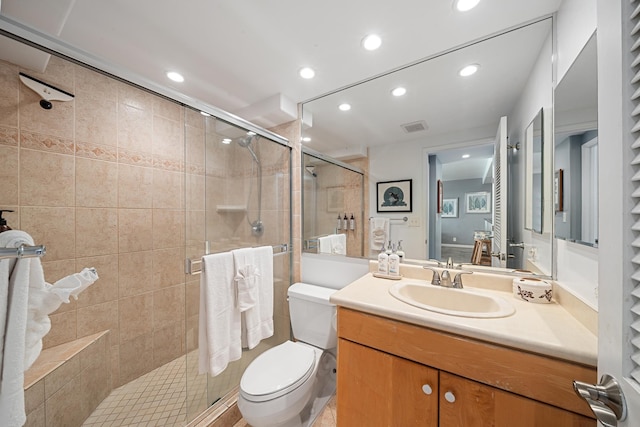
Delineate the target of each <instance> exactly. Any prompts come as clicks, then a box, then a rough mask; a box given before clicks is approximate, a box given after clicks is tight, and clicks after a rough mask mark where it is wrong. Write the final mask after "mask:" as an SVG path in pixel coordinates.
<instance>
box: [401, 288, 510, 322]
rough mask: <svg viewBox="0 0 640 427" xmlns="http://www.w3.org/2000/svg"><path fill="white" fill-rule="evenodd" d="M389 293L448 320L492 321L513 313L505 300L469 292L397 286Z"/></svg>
mask: <svg viewBox="0 0 640 427" xmlns="http://www.w3.org/2000/svg"><path fill="white" fill-rule="evenodd" d="M389 293H390V294H391V295H392V296H393V297H395V298H397V299H399V300H400V301H402V302H405V303H407V304H411V305H413V306H415V307H419V308H422V309H424V310H429V311H434V312H437V313H442V314H448V315H450V316H461V317H480V318H495V317H506V316H510V315H512V314H513V313H515V311H516V310H515V308H513V305H511V304H510V303H509V302H508V301H507V300H506V299H504V298H501V297H496V296H493V295H486V294H482V293H479V292H476V291H473V290H468V289H451V288H443V287H440V286H434V285H422V284H417V283H396V284H394V285H393V286H391V288H390V289H389Z"/></svg>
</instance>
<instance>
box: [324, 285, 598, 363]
mask: <svg viewBox="0 0 640 427" xmlns="http://www.w3.org/2000/svg"><path fill="white" fill-rule="evenodd" d="M398 282H399V281H397V280H388V279H379V278H375V277H373V275H372V274H371V273H368V274H366V275H365V276H363V277H361V278H360V279H358V280H356V281H355V282H353V283H351V284H349V285H348V286H346V287H345V288H343V289H341V290H339V291H337V292H335V293H334V294H333V295H332V296H331V302H332V303H334V304H336V305H338V306H342V307H347V308H352V309H355V310H359V311H362V312H365V313H370V314H375V315H379V316H383V317H387V318H390V319H396V320H400V321H403V322H407V323H411V324H414V325H420V326H426V327H429V328H432V329H437V330H440V331H443V332H450V333H453V334H458V335H463V336H466V337H470V338H476V339H479V340H483V341H488V342H492V343H495V344H500V345H504V346H508V347H513V348H517V349H521V350H526V351H530V352H534V353H539V354H543V355H547V356H552V357H557V358H560V359H564V360H569V361H573V362H578V363H582V364H586V365H591V366H596V365H597V357H598V342H597V336H596V335H594V334H593V333H592V332H591V331H589V330H588V329H587V328H586V327H585V326H583V325H582V324H581V323H580V322H578V321H577V320H576V319H575V318H574V317H573V316H571V315H570V314H569V312H567V311H566V310H565V309H564V308H563V307H562V306H561V305H559V304H557V303H555V302H554V303H552V304H533V303H528V302H525V301H522V300H519V299H516V298H514V297H513V295H512V293H511V292H504V291H498V290H492V289H486V288H484V289H482V292H483V293H487V294H490V295H496V296H501V297H503V298H505V299H507V300H508V301H509V302H510V303H512V304H513V306H514V307H515V310H516V312H515V314H513V315H511V316H509V317H502V318H490V319H486V318H482V319H481V318H470V317H458V316H450V315H446V314H440V313H436V312H432V311H428V310H424V309H421V308H418V307H414V306H412V305H409V304H407V303H404V302H402V301H400V300H398V299H396V298H394V297H393V296H391V295H390V294H389V288H390V287H391V286H392V285H393V284H395V283H398ZM401 282H407V283H423V284H428V283H429V282H428V281H425V280H420V279H415V278H403V279H402V280H401ZM465 288H470V289H471V288H472V287H470V286H467V285H465ZM476 289H479V288H476Z"/></svg>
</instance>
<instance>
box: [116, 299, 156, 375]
mask: <svg viewBox="0 0 640 427" xmlns="http://www.w3.org/2000/svg"><path fill="white" fill-rule="evenodd" d="M118 304H119V306H118V314H119V317H120V346H121V349H120V352H121V359H120V360H121V361H122V346H123V343H125V342H127V341H130V340H132V339H134V338H136V337H139V336H140V335H143V334H149V333H151V332H152V331H153V294H152V293H150V292H148V293H146V294H142V295H137V296H134V297H130V298H122V299H120V301H119V303H118ZM121 369H122V367H121Z"/></svg>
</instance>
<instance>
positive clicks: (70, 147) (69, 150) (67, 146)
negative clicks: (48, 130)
mask: <svg viewBox="0 0 640 427" xmlns="http://www.w3.org/2000/svg"><path fill="white" fill-rule="evenodd" d="M20 147H21V148H29V149H32V150H40V151H47V152H51V153H58V154H70V155H73V154H74V153H75V144H74V142H73V141H71V140H68V139H63V138H59V137H57V136H51V135H41V134H38V133H32V132H25V131H22V132H21V133H20Z"/></svg>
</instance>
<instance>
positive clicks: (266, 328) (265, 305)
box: [242, 246, 273, 349]
mask: <svg viewBox="0 0 640 427" xmlns="http://www.w3.org/2000/svg"><path fill="white" fill-rule="evenodd" d="M252 251H253V259H254V261H253V262H254V265H255V266H256V267H257V270H258V272H259V275H256V276H255V279H256V285H257V290H258V301H257V303H256V304H255V305H254V306H253V307H251V308H250V309H248V310H246V311H245V312H244V313H242V316H243V321H244V327H243V330H244V335H243V346H245V347H248V348H249V349H252V348H254V347H255V346H257V345H258V343H259V342H260V340H263V339H265V338H269V337H270V336H272V335H273V247H271V246H261V247H259V248H253V249H252Z"/></svg>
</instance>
